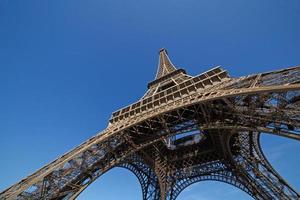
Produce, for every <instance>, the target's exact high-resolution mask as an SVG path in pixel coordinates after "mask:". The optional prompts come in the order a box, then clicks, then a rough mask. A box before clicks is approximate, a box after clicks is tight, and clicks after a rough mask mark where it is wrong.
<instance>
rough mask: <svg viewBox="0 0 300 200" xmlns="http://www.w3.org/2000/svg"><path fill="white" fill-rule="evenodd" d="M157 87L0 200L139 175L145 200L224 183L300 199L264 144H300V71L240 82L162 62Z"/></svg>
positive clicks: (67, 193) (69, 193) (59, 193)
mask: <svg viewBox="0 0 300 200" xmlns="http://www.w3.org/2000/svg"><path fill="white" fill-rule="evenodd" d="M159 55H160V57H159V65H158V70H157V74H156V79H155V80H154V81H152V82H150V83H149V84H148V91H147V92H146V94H145V95H144V96H143V98H142V99H140V100H139V101H138V102H136V103H134V104H132V105H129V106H127V107H125V108H123V109H120V110H118V111H116V112H114V113H113V114H112V118H111V119H110V121H109V125H108V127H107V128H106V129H105V130H104V131H102V132H100V133H99V134H97V135H95V136H94V137H92V138H90V139H89V140H87V141H86V142H84V143H83V144H81V145H79V146H78V147H76V148H75V149H73V150H71V151H70V152H68V153H66V154H64V155H63V156H61V157H59V158H58V159H56V160H55V161H53V162H51V163H50V164H48V165H46V166H44V167H43V168H41V169H39V170H38V171H36V172H35V173H33V174H32V175H30V176H28V177H26V178H24V179H23V180H21V181H20V182H18V183H16V184H15V185H13V186H11V187H9V188H8V189H6V190H5V191H3V192H1V193H0V199H53V200H56V199H57V200H58V199H75V198H76V197H77V196H78V195H79V194H80V193H81V192H82V191H83V190H84V189H85V188H87V187H88V186H89V185H90V184H91V183H92V182H93V181H94V180H96V179H97V178H98V177H100V176H101V175H102V174H104V173H105V172H107V171H108V170H110V169H112V168H114V167H123V168H126V169H129V170H130V171H132V172H133V173H134V174H135V175H136V176H137V178H138V180H139V181H140V184H141V187H142V192H143V200H175V199H176V197H177V196H178V195H179V193H180V192H181V191H182V190H183V189H184V188H186V187H187V186H189V185H191V184H193V183H195V182H198V181H203V180H215V181H221V182H225V183H228V184H231V185H233V186H236V187H237V188H239V189H241V190H243V191H245V192H247V193H248V194H249V195H250V196H252V197H253V198H254V199H276V200H277V199H278V200H289V199H300V195H299V193H298V192H297V191H295V190H294V189H293V188H292V187H291V186H290V185H288V183H287V182H286V181H285V180H284V179H283V178H282V177H281V176H280V175H279V174H278V173H277V172H276V171H275V170H274V169H273V168H272V166H271V165H270V164H269V162H268V161H267V160H266V158H265V156H264V154H263V152H262V150H261V146H260V143H259V138H260V134H262V133H266V134H272V135H277V136H282V137H287V138H291V139H295V140H300V67H293V68H287V69H283V70H279V71H272V72H267V73H261V74H255V75H249V76H243V77H239V78H231V77H230V76H229V74H228V73H227V72H226V71H225V70H223V69H222V68H220V67H216V68H213V69H211V70H209V71H207V72H205V73H202V74H200V75H198V76H195V77H193V76H190V75H187V74H186V72H185V71H184V70H183V69H176V68H175V67H174V65H173V64H172V63H171V61H170V59H169V57H168V54H167V52H166V50H165V49H162V50H161V51H160V52H159Z"/></svg>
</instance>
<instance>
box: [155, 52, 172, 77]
mask: <svg viewBox="0 0 300 200" xmlns="http://www.w3.org/2000/svg"><path fill="white" fill-rule="evenodd" d="M174 71H176V68H175V66H174V65H173V64H172V62H171V61H170V58H169V56H168V52H167V50H166V49H164V48H162V49H161V50H159V62H158V69H157V73H156V77H155V79H159V78H161V77H163V76H165V75H167V74H169V73H171V72H174Z"/></svg>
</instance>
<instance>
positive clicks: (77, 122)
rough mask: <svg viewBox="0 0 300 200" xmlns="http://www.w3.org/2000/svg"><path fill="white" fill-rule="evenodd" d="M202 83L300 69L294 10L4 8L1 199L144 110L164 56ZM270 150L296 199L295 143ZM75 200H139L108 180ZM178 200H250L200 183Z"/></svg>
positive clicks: (116, 180) (267, 144)
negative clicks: (211, 76)
mask: <svg viewBox="0 0 300 200" xmlns="http://www.w3.org/2000/svg"><path fill="white" fill-rule="evenodd" d="M161 47H166V48H167V49H168V51H169V55H170V57H171V59H172V61H173V63H174V64H175V65H177V66H180V67H183V68H185V69H186V70H187V72H188V73H190V74H192V75H196V74H198V73H200V72H202V71H205V70H207V69H209V68H210V67H213V66H216V65H221V66H223V67H224V68H225V69H227V70H228V71H229V72H230V73H231V75H232V76H240V75H246V74H249V73H256V72H263V71H269V70H275V69H280V68H284V67H289V66H294V65H299V64H300V1H299V0H288V1H287V0H277V1H274V0H251V1H246V0H227V1H224V0H160V1H157V0H152V1H141V0H126V1H124V0H63V1H62V0H47V1H46V0H27V1H24V0H0V162H1V164H0V190H3V189H5V188H6V187H8V186H10V185H11V184H13V183H15V182H17V181H19V180H20V179H21V178H23V177H25V176H26V175H29V174H30V173H32V172H34V171H35V170H37V169H38V168H40V167H42V166H43V165H45V164H47V163H49V162H50V161H52V160H54V159H55V158H57V157H58V156H59V155H61V154H63V153H65V152H66V151H68V150H70V149H71V148H74V147H75V146H76V145H78V144H80V143H82V142H83V141H84V140H86V139H88V138H89V137H91V136H93V135H94V134H95V133H96V132H98V131H99V130H102V129H104V128H105V127H106V125H107V120H108V119H109V117H110V114H111V113H112V112H113V111H115V110H117V109H118V108H120V107H123V106H126V105H127V104H129V103H132V102H134V101H135V100H137V99H139V98H140V97H141V96H142V95H143V94H144V92H145V90H146V85H147V83H148V82H149V81H151V80H152V79H153V78H154V76H155V72H156V66H157V62H158V50H159V49H160V48H161ZM262 146H263V150H264V152H265V153H266V155H267V157H268V158H269V160H270V162H271V163H272V164H273V165H274V167H275V169H276V170H278V171H279V172H280V173H281V174H282V176H283V177H285V178H286V179H287V180H288V181H289V182H290V183H291V185H294V187H295V188H296V189H297V190H298V191H299V190H300V181H299V180H300V171H299V166H300V156H299V153H300V143H299V142H295V141H292V140H287V139H284V138H278V137H271V136H265V135H264V136H263V137H262ZM79 199H80V200H96V199H97V200H98V199H103V200H119V199H123V200H140V199H141V189H140V186H139V185H138V181H137V179H136V178H135V177H134V176H133V175H132V174H131V173H130V172H128V171H126V170H124V169H113V170H112V171H110V172H108V173H107V174H105V175H103V177H101V178H100V179H98V180H97V181H95V183H93V184H92V185H91V186H90V187H89V188H88V189H87V190H86V191H84V192H83V193H82V195H81V196H80V197H79ZM178 199H179V200H214V199H250V198H249V197H248V196H247V195H246V194H244V193H243V192H241V191H239V190H238V189H235V188H233V187H232V186H229V185H226V184H223V183H217V182H209V181H207V182H202V183H197V184H194V185H192V186H190V187H189V188H187V189H186V190H185V191H184V192H183V193H182V194H181V195H180V197H179V198H178Z"/></svg>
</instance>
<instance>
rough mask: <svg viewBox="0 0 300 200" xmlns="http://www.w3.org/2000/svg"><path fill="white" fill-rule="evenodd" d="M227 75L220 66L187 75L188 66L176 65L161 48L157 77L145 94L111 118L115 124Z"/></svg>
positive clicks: (220, 80) (204, 87)
mask: <svg viewBox="0 0 300 200" xmlns="http://www.w3.org/2000/svg"><path fill="white" fill-rule="evenodd" d="M228 78H229V75H228V73H227V71H225V70H223V69H222V68H220V67H215V68H213V69H210V70H208V71H206V72H204V73H202V74H199V75H197V76H195V77H193V76H190V75H187V74H186V72H185V70H183V69H176V67H175V66H174V65H173V64H172V63H171V61H170V59H169V57H168V54H167V51H166V50H165V49H162V50H160V52H159V64H158V70H157V73H156V78H155V80H154V81H151V82H150V83H149V84H148V90H147V92H146V94H145V95H144V96H143V98H142V99H140V100H139V101H137V102H136V103H133V104H131V105H129V106H126V107H125V108H122V109H120V110H118V111H116V112H114V113H113V114H112V117H111V119H110V120H109V122H110V123H111V124H112V123H116V122H119V121H122V120H124V119H126V118H128V117H131V116H135V115H139V114H140V113H143V112H146V111H148V110H151V109H153V108H155V107H158V106H160V105H162V104H166V103H169V102H172V101H174V100H176V99H179V98H182V97H184V96H186V95H189V94H191V93H194V92H197V91H199V90H203V89H206V88H209V87H212V86H215V85H217V84H219V83H221V82H223V81H224V80H228Z"/></svg>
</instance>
